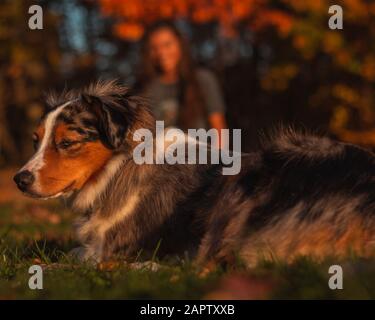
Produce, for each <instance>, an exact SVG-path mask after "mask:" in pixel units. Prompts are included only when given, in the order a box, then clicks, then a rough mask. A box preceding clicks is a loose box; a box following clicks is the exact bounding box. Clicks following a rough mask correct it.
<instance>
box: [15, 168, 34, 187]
mask: <svg viewBox="0 0 375 320" xmlns="http://www.w3.org/2000/svg"><path fill="white" fill-rule="evenodd" d="M13 180H14V182H15V183H16V184H17V186H18V188H19V189H20V190H21V191H26V190H27V188H28V187H30V186H31V185H32V184H33V182H34V180H35V177H34V175H33V174H32V173H31V172H30V171H28V170H24V171H21V172H19V173H17V174H16V175H15V176H14V178H13Z"/></svg>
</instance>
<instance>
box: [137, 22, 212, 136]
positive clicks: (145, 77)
mask: <svg viewBox="0 0 375 320" xmlns="http://www.w3.org/2000/svg"><path fill="white" fill-rule="evenodd" d="M160 29H168V30H170V31H171V32H172V33H173V34H174V35H175V36H176V38H177V39H178V41H179V43H180V46H181V61H180V63H179V65H178V69H179V70H178V74H179V80H178V87H179V96H178V99H179V103H180V108H179V111H178V123H177V125H178V127H180V128H181V129H183V130H186V129H188V128H194V127H195V126H196V120H197V119H199V118H203V119H205V120H207V113H206V108H205V104H204V102H203V96H202V91H201V88H200V86H199V83H198V80H197V75H196V70H197V68H196V66H195V65H194V62H193V59H192V55H191V51H190V48H189V45H188V43H187V41H186V40H185V39H184V37H183V36H182V34H181V33H180V31H179V30H178V29H177V28H176V26H175V25H174V24H173V23H171V22H169V21H159V22H157V23H155V24H153V25H152V26H150V27H149V28H148V29H147V30H146V33H145V35H144V37H143V40H142V58H141V63H140V68H139V70H140V72H139V76H138V81H137V87H138V89H140V90H144V89H145V88H146V87H147V85H148V83H150V81H152V80H154V79H155V78H156V77H158V76H159V75H160V73H161V72H162V71H161V70H160V69H159V68H158V67H157V66H155V64H154V63H153V61H152V60H151V57H150V52H151V50H150V37H151V35H152V34H153V33H154V32H156V31H158V30H160Z"/></svg>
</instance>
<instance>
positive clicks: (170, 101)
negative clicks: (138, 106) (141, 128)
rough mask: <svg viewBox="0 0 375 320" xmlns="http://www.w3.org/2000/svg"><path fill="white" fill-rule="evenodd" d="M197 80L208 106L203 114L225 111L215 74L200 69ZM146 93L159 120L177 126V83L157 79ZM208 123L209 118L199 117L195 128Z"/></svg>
mask: <svg viewBox="0 0 375 320" xmlns="http://www.w3.org/2000/svg"><path fill="white" fill-rule="evenodd" d="M197 81H198V84H199V86H200V88H201V92H202V95H203V99H204V102H205V107H206V110H205V111H206V112H202V114H208V115H210V114H212V113H214V112H221V113H224V112H225V106H224V99H223V96H222V94H221V90H220V87H219V84H218V81H217V79H216V77H215V76H214V74H213V73H212V72H210V71H208V70H206V69H198V70H197ZM144 95H145V97H146V98H149V99H150V100H151V106H152V109H153V112H154V114H155V117H156V119H157V120H164V122H165V123H164V125H165V127H168V126H177V119H178V110H179V108H180V107H181V106H180V102H179V97H178V96H179V88H178V84H177V83H171V84H166V83H162V82H161V81H160V80H158V79H155V80H153V81H152V82H151V83H150V84H149V85H148V86H147V87H146V89H145V92H144ZM206 123H207V119H203V118H202V119H197V123H196V125H195V128H205V127H206Z"/></svg>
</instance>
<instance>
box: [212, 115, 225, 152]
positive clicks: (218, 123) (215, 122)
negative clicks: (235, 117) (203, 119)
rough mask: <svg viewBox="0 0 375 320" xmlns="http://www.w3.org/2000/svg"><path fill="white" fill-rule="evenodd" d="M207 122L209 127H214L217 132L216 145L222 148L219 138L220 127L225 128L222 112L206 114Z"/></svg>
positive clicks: (221, 141) (221, 140)
mask: <svg viewBox="0 0 375 320" xmlns="http://www.w3.org/2000/svg"><path fill="white" fill-rule="evenodd" d="M208 124H209V126H210V128H213V129H216V130H217V131H218V133H219V141H218V147H219V148H223V147H225V146H224V145H223V139H222V138H221V129H226V128H227V123H226V121H225V117H224V114H223V113H222V112H213V113H211V114H210V115H209V116H208Z"/></svg>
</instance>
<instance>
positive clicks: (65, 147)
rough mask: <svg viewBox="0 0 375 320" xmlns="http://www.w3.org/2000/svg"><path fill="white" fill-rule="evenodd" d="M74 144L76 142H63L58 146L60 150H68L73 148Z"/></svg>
mask: <svg viewBox="0 0 375 320" xmlns="http://www.w3.org/2000/svg"><path fill="white" fill-rule="evenodd" d="M73 144H74V141H70V140H62V141H61V142H60V143H59V144H58V145H57V147H58V148H60V149H68V148H69V147H71V146H72V145H73Z"/></svg>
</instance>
